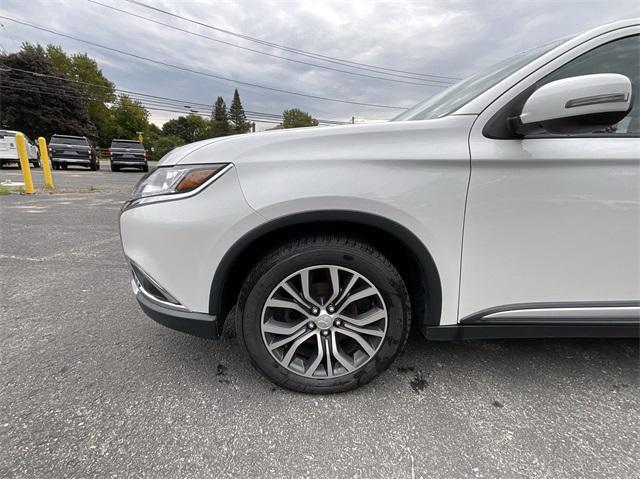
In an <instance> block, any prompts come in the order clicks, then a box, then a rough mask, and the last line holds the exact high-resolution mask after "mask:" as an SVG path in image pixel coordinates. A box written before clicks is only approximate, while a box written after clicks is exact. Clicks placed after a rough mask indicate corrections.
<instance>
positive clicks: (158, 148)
mask: <svg viewBox="0 0 640 479" xmlns="http://www.w3.org/2000/svg"><path fill="white" fill-rule="evenodd" d="M182 145H184V140H183V139H182V138H180V137H179V136H173V135H168V136H161V137H160V138H158V140H157V141H156V142H155V145H154V146H153V150H154V151H153V157H154V159H157V160H159V159H160V158H162V157H163V156H164V155H166V154H167V153H169V152H170V151H171V150H173V149H174V148H177V147H178V146H182Z"/></svg>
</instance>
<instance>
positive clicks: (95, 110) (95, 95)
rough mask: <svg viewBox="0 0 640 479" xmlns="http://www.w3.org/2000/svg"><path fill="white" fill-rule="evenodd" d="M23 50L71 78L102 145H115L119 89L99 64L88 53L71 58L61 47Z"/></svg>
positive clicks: (71, 82) (57, 72) (51, 46)
mask: <svg viewBox="0 0 640 479" xmlns="http://www.w3.org/2000/svg"><path fill="white" fill-rule="evenodd" d="M22 50H23V51H25V52H32V53H36V54H37V55H40V56H43V57H44V58H46V59H47V60H48V62H49V63H50V64H51V66H52V67H53V70H55V72H54V74H55V75H56V76H60V77H64V78H68V80H69V81H67V83H69V84H74V85H75V86H76V88H78V89H80V90H81V92H82V95H83V99H82V101H83V103H84V105H85V107H86V109H87V113H88V114H89V118H90V119H91V122H92V123H93V124H94V125H95V126H96V128H97V130H98V131H97V139H98V143H99V144H100V146H102V147H106V146H108V145H109V144H110V143H111V138H110V137H109V136H110V134H111V130H112V129H113V118H112V113H111V111H110V109H109V106H108V105H109V104H110V103H113V102H114V101H115V100H116V94H115V85H114V84H113V83H112V82H111V81H109V80H108V79H107V78H106V77H105V76H104V74H103V73H102V70H100V68H98V64H97V63H96V61H95V60H93V59H92V58H90V57H89V56H88V55H87V54H86V53H77V54H74V55H68V54H67V53H65V52H64V50H62V48H61V47H60V46H56V45H51V44H49V45H47V46H46V48H44V47H42V46H41V45H39V44H35V45H34V44H31V43H27V42H25V43H23V44H22Z"/></svg>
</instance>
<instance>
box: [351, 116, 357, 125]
mask: <svg viewBox="0 0 640 479" xmlns="http://www.w3.org/2000/svg"><path fill="white" fill-rule="evenodd" d="M355 123H356V117H355V116H352V117H351V124H352V125H355Z"/></svg>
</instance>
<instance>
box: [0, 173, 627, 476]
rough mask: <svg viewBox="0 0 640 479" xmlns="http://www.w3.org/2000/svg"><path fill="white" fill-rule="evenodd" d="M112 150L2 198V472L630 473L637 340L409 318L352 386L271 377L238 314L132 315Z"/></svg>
mask: <svg viewBox="0 0 640 479" xmlns="http://www.w3.org/2000/svg"><path fill="white" fill-rule="evenodd" d="M107 166H108V165H106V164H103V168H102V171H100V172H90V171H87V170H81V169H77V170H75V169H73V170H72V169H70V170H67V171H55V172H54V178H55V181H56V183H57V185H58V186H59V187H60V188H61V189H62V190H63V191H64V192H61V193H54V194H48V193H40V194H37V195H33V196H26V195H18V194H13V195H9V196H2V197H0V224H1V229H0V234H1V236H0V281H1V283H0V299H1V301H0V330H1V335H0V377H1V380H2V388H1V390H0V476H2V477H89V476H99V477H107V476H109V477H134V476H135V477H143V476H145V477H356V478H370V477H385V478H389V477H408V478H413V477H416V478H418V477H423V478H457V477H471V478H473V477H484V478H496V477H504V478H513V477H528V478H532V477H550V478H560V477H589V478H593V477H612V478H630V477H638V470H639V468H640V463H639V456H640V448H639V439H640V437H639V436H640V394H639V389H640V388H639V372H640V366H639V348H638V342H637V341H635V340H553V341H551V340H519V341H475V342H453V343H426V342H424V341H423V340H422V339H421V338H420V337H418V336H415V335H414V336H413V337H412V338H411V339H410V342H409V345H408V348H407V350H406V352H405V353H404V354H403V355H402V356H401V357H400V358H399V360H398V361H397V362H396V364H394V366H393V367H392V369H390V370H389V371H388V372H386V373H385V374H384V375H382V377H380V378H379V379H378V380H377V381H375V382H374V383H372V384H370V385H368V386H366V387H363V388H361V389H359V390H356V391H353V392H350V393H346V394H342V395H335V396H323V397H320V396H316V397H314V396H307V395H302V394H296V393H292V392H289V391H286V390H283V389H280V388H276V387H274V386H273V385H272V384H271V383H269V382H267V381H266V380H265V379H263V378H262V377H261V376H259V375H258V373H256V372H255V371H254V370H253V369H252V368H251V366H250V365H249V364H248V362H247V361H245V359H244V358H243V356H242V354H241V351H240V349H239V347H238V345H237V344H236V340H235V338H234V337H233V332H232V331H233V328H231V327H227V328H226V332H225V334H224V337H223V338H222V339H221V340H218V341H207V340H203V339H198V338H194V337H190V336H187V335H184V334H181V333H178V332H173V331H171V330H168V329H165V328H163V327H161V326H159V325H157V324H156V323H154V322H153V321H151V320H150V319H148V318H147V317H146V316H145V315H144V314H143V313H142V311H141V310H140V309H139V307H138V306H137V303H136V301H135V299H134V298H133V295H132V294H131V289H130V285H129V273H128V270H127V268H126V265H125V262H124V258H123V256H122V254H121V251H120V244H119V238H118V223H117V220H118V211H119V208H120V205H121V203H122V202H123V201H124V200H125V198H126V197H127V195H128V194H129V192H130V191H131V189H132V187H133V185H134V184H135V182H136V181H137V180H138V178H139V177H140V176H141V173H134V172H131V173H124V172H123V173H111V172H110V171H107V170H108V168H107ZM19 178H20V176H19V170H17V169H3V170H0V181H3V180H6V179H12V180H14V181H18V180H19ZM34 180H35V182H36V184H38V185H42V184H43V182H42V174H41V170H34ZM89 187H91V188H89ZM76 191H80V192H76ZM229 323H230V322H229ZM229 323H228V325H229Z"/></svg>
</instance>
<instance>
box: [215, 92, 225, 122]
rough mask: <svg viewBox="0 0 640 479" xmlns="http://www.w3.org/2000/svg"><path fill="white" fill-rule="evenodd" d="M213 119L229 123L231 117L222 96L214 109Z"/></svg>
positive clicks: (217, 100)
mask: <svg viewBox="0 0 640 479" xmlns="http://www.w3.org/2000/svg"><path fill="white" fill-rule="evenodd" d="M212 119H213V120H215V121H219V122H223V123H226V122H228V121H229V116H228V115H227V104H226V103H225V102H224V99H223V98H222V97H221V96H219V97H218V98H217V99H216V103H215V105H214V108H213V117H212Z"/></svg>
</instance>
